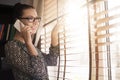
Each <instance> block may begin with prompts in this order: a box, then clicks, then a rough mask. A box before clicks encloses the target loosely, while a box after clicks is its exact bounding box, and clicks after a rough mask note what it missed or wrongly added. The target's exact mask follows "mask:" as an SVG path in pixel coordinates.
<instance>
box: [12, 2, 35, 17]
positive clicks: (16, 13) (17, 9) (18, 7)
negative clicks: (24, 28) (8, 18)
mask: <svg viewBox="0 0 120 80" xmlns="http://www.w3.org/2000/svg"><path fill="white" fill-rule="evenodd" d="M30 8H32V9H34V7H33V6H31V5H27V4H21V3H16V4H15V6H14V8H13V17H14V19H19V18H20V17H21V16H22V14H23V10H25V9H30Z"/></svg>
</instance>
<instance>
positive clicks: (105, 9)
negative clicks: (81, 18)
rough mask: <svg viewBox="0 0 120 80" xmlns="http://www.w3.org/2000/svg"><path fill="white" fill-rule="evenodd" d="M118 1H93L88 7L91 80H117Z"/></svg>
mask: <svg viewBox="0 0 120 80" xmlns="http://www.w3.org/2000/svg"><path fill="white" fill-rule="evenodd" d="M118 3H119V1H118V0H114V1H113V0H108V1H107V0H100V1H97V0H96V1H93V3H91V4H90V5H89V15H90V30H91V31H90V32H91V56H92V59H91V63H92V65H91V69H92V70H91V71H92V72H91V80H119V79H120V77H119V64H120V63H119V42H120V41H119V40H120V39H119V36H118V35H119V34H120V33H119V30H120V29H119V25H120V23H119V20H120V17H119V16H120V13H119V12H120V7H119V4H118Z"/></svg>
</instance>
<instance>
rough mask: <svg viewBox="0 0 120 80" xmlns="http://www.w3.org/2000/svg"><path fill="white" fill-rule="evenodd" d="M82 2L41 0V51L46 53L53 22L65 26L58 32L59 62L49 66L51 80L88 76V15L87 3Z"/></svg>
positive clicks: (75, 79)
mask: <svg viewBox="0 0 120 80" xmlns="http://www.w3.org/2000/svg"><path fill="white" fill-rule="evenodd" d="M48 3H49V4H48ZM76 4H77V5H76ZM85 4H86V1H84V0H75V1H74V2H73V0H44V8H43V9H44V10H43V19H44V24H45V25H44V30H43V33H42V35H41V44H42V45H41V50H42V51H44V52H46V53H48V50H49V46H50V45H49V44H50V41H51V40H50V33H51V30H52V28H53V27H54V26H55V24H56V22H57V21H60V22H61V23H62V24H61V26H63V27H64V28H63V29H62V30H61V31H60V33H59V44H60V57H59V59H58V65H57V66H49V67H48V69H49V71H48V72H49V77H50V80H80V79H82V80H88V78H89V43H88V25H87V23H88V22H87V21H88V20H87V18H88V17H87V6H83V5H85ZM71 9H72V10H71ZM80 11H82V12H80ZM85 74H86V75H85Z"/></svg>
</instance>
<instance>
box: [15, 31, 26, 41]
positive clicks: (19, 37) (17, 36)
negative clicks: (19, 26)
mask: <svg viewBox="0 0 120 80" xmlns="http://www.w3.org/2000/svg"><path fill="white" fill-rule="evenodd" d="M14 40H18V41H20V42H22V43H25V41H24V39H23V37H22V36H21V34H20V33H19V32H17V33H16V34H15V37H14Z"/></svg>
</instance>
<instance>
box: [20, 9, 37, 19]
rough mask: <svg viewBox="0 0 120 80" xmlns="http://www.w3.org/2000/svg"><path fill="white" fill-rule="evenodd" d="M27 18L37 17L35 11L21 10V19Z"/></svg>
mask: <svg viewBox="0 0 120 80" xmlns="http://www.w3.org/2000/svg"><path fill="white" fill-rule="evenodd" d="M29 16H32V17H37V12H36V10H35V9H32V8H30V9H25V10H23V15H22V17H29Z"/></svg>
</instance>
